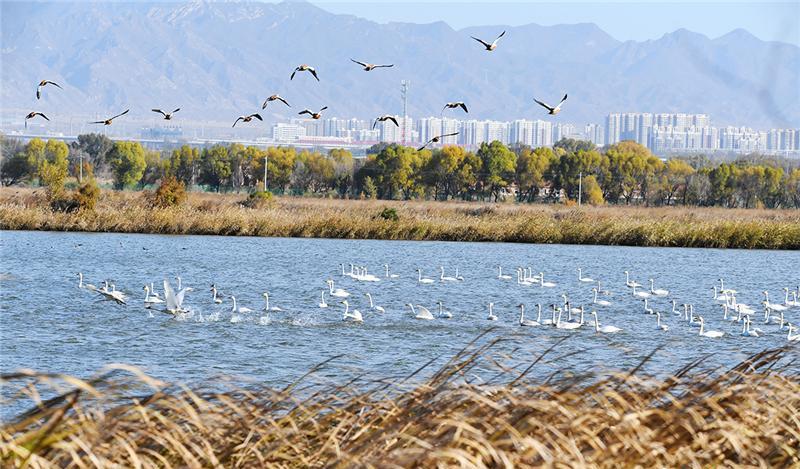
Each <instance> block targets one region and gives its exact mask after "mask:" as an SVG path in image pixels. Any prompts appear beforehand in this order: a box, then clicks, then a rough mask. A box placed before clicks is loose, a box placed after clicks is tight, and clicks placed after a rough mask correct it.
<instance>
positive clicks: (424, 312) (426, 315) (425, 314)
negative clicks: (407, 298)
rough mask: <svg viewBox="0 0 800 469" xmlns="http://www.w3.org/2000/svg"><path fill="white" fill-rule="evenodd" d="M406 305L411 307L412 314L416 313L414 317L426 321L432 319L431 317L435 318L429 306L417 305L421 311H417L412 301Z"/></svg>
mask: <svg viewBox="0 0 800 469" xmlns="http://www.w3.org/2000/svg"><path fill="white" fill-rule="evenodd" d="M406 306H408V307H409V308H411V314H413V315H414V319H423V320H426V321H430V320H431V319H433V314H431V312H430V311H429V310H428V308H426V307H424V306H421V305H417V308H419V312H417V310H416V309H414V305H412V304H411V303H406Z"/></svg>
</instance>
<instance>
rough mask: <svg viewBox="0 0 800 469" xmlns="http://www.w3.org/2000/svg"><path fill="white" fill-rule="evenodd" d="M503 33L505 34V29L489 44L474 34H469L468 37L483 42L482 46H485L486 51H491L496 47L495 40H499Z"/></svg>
mask: <svg viewBox="0 0 800 469" xmlns="http://www.w3.org/2000/svg"><path fill="white" fill-rule="evenodd" d="M505 34H506V32H505V31H503V32H502V33H500V35H499V36H497V39H495V40H494V42H492V43H491V44H489V43H488V42H486V41H484V40H483V39H478V38H477V37H475V36H470V37H471V38H472V39H475V40H476V41H478V42H480V43H481V44H483V47H485V48H486V50H487V51H489V52H491V51H493V50H495V49H497V41H499V40H500V38H501V37H503V36H504V35H505Z"/></svg>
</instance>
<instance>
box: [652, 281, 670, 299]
mask: <svg viewBox="0 0 800 469" xmlns="http://www.w3.org/2000/svg"><path fill="white" fill-rule="evenodd" d="M653 283H654V280H653V279H650V294H651V295H655V296H667V295H669V290H663V289H661V288H657V289H654V288H653Z"/></svg>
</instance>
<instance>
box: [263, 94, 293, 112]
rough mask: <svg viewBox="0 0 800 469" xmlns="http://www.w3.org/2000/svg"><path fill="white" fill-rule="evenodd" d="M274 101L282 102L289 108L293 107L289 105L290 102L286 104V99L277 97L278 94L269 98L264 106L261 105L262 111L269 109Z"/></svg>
mask: <svg viewBox="0 0 800 469" xmlns="http://www.w3.org/2000/svg"><path fill="white" fill-rule="evenodd" d="M272 101H280V102H282V103H283V104H285V105H287V106H289V107H292V106H290V105H289V103H288V102H286V100H285V99H283V98H281V97H280V96H279V95H277V94H273V95H272V96H270V97H269V98H267V100H266V101H264V104H262V105H261V109H266V108H267V104H269V103H271V102H272Z"/></svg>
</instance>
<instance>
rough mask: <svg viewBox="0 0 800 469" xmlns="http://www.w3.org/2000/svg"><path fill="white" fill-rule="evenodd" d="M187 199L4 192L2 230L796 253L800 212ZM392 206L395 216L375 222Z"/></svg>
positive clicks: (196, 195) (0, 215)
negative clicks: (77, 200)
mask: <svg viewBox="0 0 800 469" xmlns="http://www.w3.org/2000/svg"><path fill="white" fill-rule="evenodd" d="M244 199H245V196H244V195H218V194H204V193H192V194H190V197H189V201H188V203H187V204H185V205H183V206H181V207H172V208H153V207H151V206H150V204H149V203H148V199H147V198H146V197H145V196H144V195H143V194H142V193H137V192H113V191H104V192H103V196H102V199H101V201H100V203H98V206H97V207H96V209H95V210H94V211H92V212H76V213H63V212H54V211H52V210H51V209H50V208H49V206H48V205H47V204H46V203H45V202H44V195H43V193H42V192H41V191H38V192H37V191H32V190H30V189H8V188H6V189H2V190H0V229H6V230H47V231H92V232H122V233H158V234H200V235H228V236H273V237H315V238H348V239H387V240H440V241H496V242H521V243H543V244H550V243H561V244H599V245H623V246H663V247H669V246H672V247H710V248H744V249H800V211H798V210H755V209H752V210H745V209H722V208H676V207H660V208H642V207H619V206H613V207H611V206H609V207H581V208H577V207H565V206H563V205H527V204H512V203H504V204H489V203H478V202H466V203H465V202H447V203H444V202H417V201H413V202H401V201H376V200H339V199H310V198H293V197H277V198H275V200H274V201H273V202H272V203H271V204H270V205H269V206H267V207H265V208H259V209H251V208H246V207H243V206H242V204H241V203H242V201H243V200H244ZM385 208H392V209H394V210H395V211H396V213H397V215H398V219H397V220H391V219H389V220H387V219H384V218H382V217H381V216H380V213H381V211H382V210H383V209H385Z"/></svg>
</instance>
